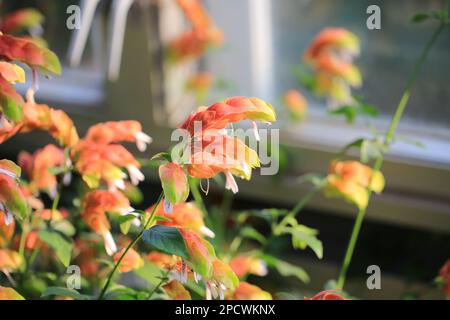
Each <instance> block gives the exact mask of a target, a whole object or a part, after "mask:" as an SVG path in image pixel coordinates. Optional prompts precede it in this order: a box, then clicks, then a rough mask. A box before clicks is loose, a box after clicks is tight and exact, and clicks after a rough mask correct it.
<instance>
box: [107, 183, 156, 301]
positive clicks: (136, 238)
mask: <svg viewBox="0 0 450 320" xmlns="http://www.w3.org/2000/svg"><path fill="white" fill-rule="evenodd" d="M163 197H164V193H163V192H161V194H160V195H159V198H158V201H157V202H156V204H155V206H154V207H153V210H152V213H151V214H150V217H149V218H148V219H147V221H146V222H145V224H144V226H143V228H142V230H141V231H140V232H139V233H138V234H137V235H136V237H135V238H134V239H133V241H131V242H130V243H129V244H128V246H127V247H126V248H125V250H124V251H123V253H122V255H121V256H120V257H119V260H117V262H116V264H115V265H114V267H113V269H112V270H111V272H110V273H109V275H108V279H107V280H106V282H105V285H104V286H103V289H102V291H101V292H100V295H99V296H98V300H102V299H103V298H104V297H105V294H106V291H107V290H108V288H109V286H110V284H111V281H112V278H113V277H114V274H115V273H116V271H117V269H118V268H119V266H120V264H121V263H122V260H123V259H124V258H125V256H126V255H127V253H128V251H130V249H131V248H133V247H134V246H135V245H136V243H137V242H138V241H139V240H140V239H141V238H142V235H143V234H144V231H145V230H147V228H148V226H149V225H150V223H151V222H152V221H153V218H154V216H155V213H156V209H157V208H158V206H159V204H160V203H161V200H162V199H163Z"/></svg>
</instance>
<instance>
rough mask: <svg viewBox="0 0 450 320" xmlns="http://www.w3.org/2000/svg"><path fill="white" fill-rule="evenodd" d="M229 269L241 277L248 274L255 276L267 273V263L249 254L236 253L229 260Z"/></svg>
mask: <svg viewBox="0 0 450 320" xmlns="http://www.w3.org/2000/svg"><path fill="white" fill-rule="evenodd" d="M230 266H231V269H233V271H234V273H236V275H237V276H238V277H239V278H241V277H244V276H247V275H248V274H254V275H257V276H261V277H263V276H265V275H267V264H266V263H265V262H264V260H262V259H259V258H257V257H255V256H251V255H238V256H236V257H234V258H233V259H232V260H231V262H230Z"/></svg>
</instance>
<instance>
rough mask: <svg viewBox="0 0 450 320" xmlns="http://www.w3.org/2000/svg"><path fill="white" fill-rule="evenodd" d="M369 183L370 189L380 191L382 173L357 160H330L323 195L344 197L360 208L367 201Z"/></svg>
mask: <svg viewBox="0 0 450 320" xmlns="http://www.w3.org/2000/svg"><path fill="white" fill-rule="evenodd" d="M369 185H370V190H371V191H373V192H375V193H380V192H381V191H382V190H383V188H384V176H383V174H382V173H381V172H379V171H373V170H372V169H371V168H370V167H368V166H366V165H364V164H362V163H360V162H358V161H332V162H331V165H330V169H329V174H328V176H327V184H326V187H325V195H326V196H328V197H334V198H344V199H345V200H347V201H349V202H351V203H353V204H355V205H356V206H357V207H358V208H360V209H361V208H364V207H366V206H367V203H368V201H369V192H368V189H369Z"/></svg>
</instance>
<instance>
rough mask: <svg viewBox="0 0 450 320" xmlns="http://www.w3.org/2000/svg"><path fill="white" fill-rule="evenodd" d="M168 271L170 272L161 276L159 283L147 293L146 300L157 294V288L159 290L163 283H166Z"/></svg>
mask: <svg viewBox="0 0 450 320" xmlns="http://www.w3.org/2000/svg"><path fill="white" fill-rule="evenodd" d="M170 271H171V270H170V269H169V270H167V271H166V272H165V273H164V274H163V275H162V277H161V281H159V282H158V284H157V285H156V286H155V287H154V288H153V290H152V291H151V292H150V293H149V295H148V298H147V300H150V299H151V298H152V296H153V295H154V294H155V292H157V291H158V290H159V288H161V286H162V285H163V284H164V282H166V281H167V276H168V275H169V273H170Z"/></svg>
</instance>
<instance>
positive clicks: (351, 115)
mask: <svg viewBox="0 0 450 320" xmlns="http://www.w3.org/2000/svg"><path fill="white" fill-rule="evenodd" d="M328 113H329V114H331V115H343V116H344V117H345V119H346V121H347V122H348V123H353V122H354V121H355V118H356V116H357V115H358V109H357V108H355V107H353V106H342V107H339V108H336V109H333V110H329V111H328Z"/></svg>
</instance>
